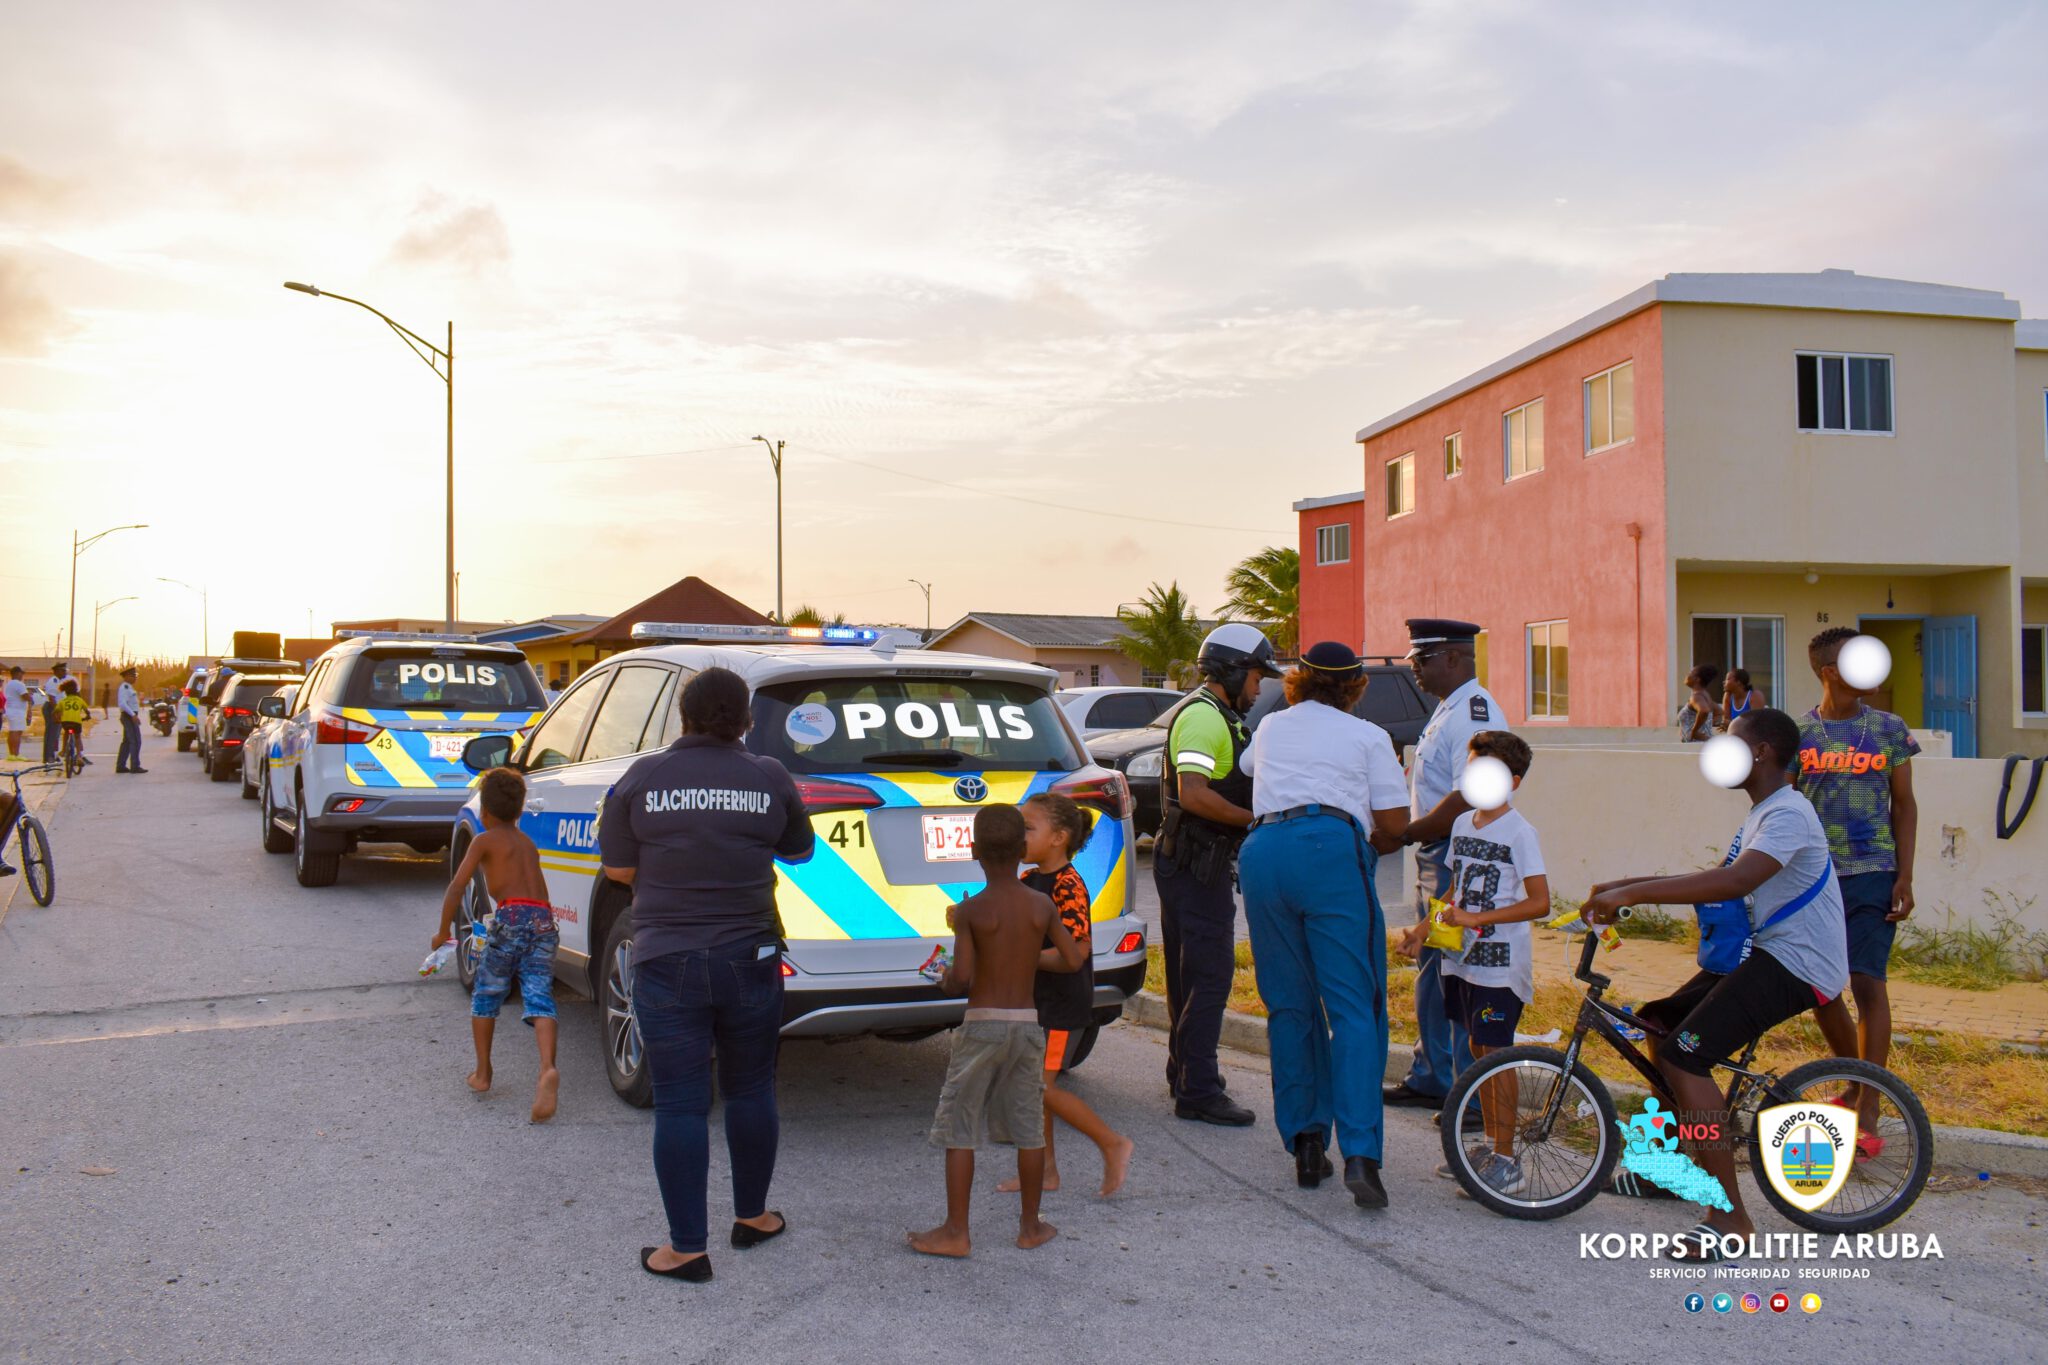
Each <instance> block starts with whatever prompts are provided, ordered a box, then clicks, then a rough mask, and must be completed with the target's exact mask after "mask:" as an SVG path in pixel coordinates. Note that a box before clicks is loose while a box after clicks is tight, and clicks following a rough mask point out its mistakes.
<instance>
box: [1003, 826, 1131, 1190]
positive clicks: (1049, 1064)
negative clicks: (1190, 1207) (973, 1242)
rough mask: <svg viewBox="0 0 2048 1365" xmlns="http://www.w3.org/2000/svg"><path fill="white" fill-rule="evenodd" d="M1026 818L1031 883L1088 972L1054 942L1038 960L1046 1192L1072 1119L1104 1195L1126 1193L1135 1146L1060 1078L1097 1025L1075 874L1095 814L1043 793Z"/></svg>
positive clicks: (1080, 884) (1084, 901) (1012, 1183)
mask: <svg viewBox="0 0 2048 1365" xmlns="http://www.w3.org/2000/svg"><path fill="white" fill-rule="evenodd" d="M1021 810H1022V812H1023V815H1024V861H1025V862H1027V863H1029V864H1031V871H1029V872H1027V873H1025V874H1024V884H1025V885H1026V886H1028V887H1030V888H1031V889H1032V890H1033V891H1040V892H1043V893H1044V894H1045V895H1047V896H1049V897H1050V898H1051V899H1052V903H1053V908H1054V909H1056V910H1058V911H1059V914H1060V923H1061V924H1064V925H1065V926H1066V927H1067V932H1068V933H1069V934H1072V935H1073V937H1074V941H1075V942H1077V943H1079V944H1080V945H1081V966H1080V968H1079V970H1076V971H1069V970H1068V969H1067V968H1066V966H1065V965H1064V963H1063V962H1062V961H1061V959H1060V955H1059V950H1058V949H1057V948H1055V947H1054V946H1053V944H1052V940H1051V939H1050V938H1048V939H1047V940H1046V943H1045V946H1044V947H1043V948H1041V949H1040V950H1039V954H1038V979H1037V980H1036V981H1035V982H1034V983H1033V985H1032V998H1033V1001H1034V1002H1035V1004H1036V1005H1037V1008H1038V1026H1039V1027H1040V1028H1042V1029H1044V1030H1045V1186H1044V1188H1045V1190H1046V1192H1047V1193H1048V1194H1050V1193H1051V1192H1052V1191H1054V1190H1057V1189H1058V1188H1059V1187H1060V1168H1059V1161H1058V1153H1057V1149H1056V1147H1055V1145H1054V1143H1053V1131H1052V1130H1053V1120H1054V1119H1055V1118H1059V1119H1064V1120H1065V1121H1066V1124H1067V1126H1068V1127H1069V1128H1072V1129H1074V1130H1075V1131H1077V1132H1079V1133H1080V1134H1081V1135H1082V1136H1083V1137H1085V1138H1087V1139H1088V1140H1089V1141H1090V1142H1092V1143H1094V1144H1095V1146H1096V1148H1097V1149H1098V1150H1099V1151H1100V1152H1101V1153H1102V1191H1101V1193H1102V1197H1103V1198H1104V1199H1107V1198H1109V1196H1111V1195H1113V1194H1115V1193H1116V1192H1117V1191H1118V1190H1119V1189H1121V1188H1123V1183H1124V1176H1125V1175H1126V1174H1127V1173H1128V1172H1129V1171H1130V1168H1131V1151H1132V1143H1131V1140H1130V1139H1129V1138H1127V1137H1125V1136H1124V1135H1123V1134H1121V1133H1119V1132H1117V1131H1116V1130H1115V1129H1114V1128H1111V1127H1110V1126H1109V1125H1108V1124H1107V1123H1105V1122H1103V1120H1102V1117H1101V1116H1100V1115H1099V1114H1097V1113H1096V1112H1095V1111H1094V1110H1093V1109H1092V1108H1090V1107H1089V1105H1088V1101H1086V1100H1084V1099H1082V1098H1081V1097H1080V1096H1079V1095H1076V1094H1074V1093H1073V1092H1072V1091H1071V1090H1062V1089H1060V1085H1059V1080H1060V1074H1061V1073H1062V1072H1064V1071H1066V1070H1067V1068H1068V1067H1069V1066H1070V1065H1071V1064H1072V1062H1071V1059H1072V1057H1073V1052H1074V1048H1075V1046H1076V1045H1077V1043H1078V1042H1079V1040H1080V1038H1081V1036H1082V1034H1083V1032H1084V1031H1085V1030H1086V1029H1087V1028H1088V1026H1089V1025H1090V1024H1091V1023H1093V1022H1094V1019H1095V964H1094V962H1093V961H1092V960H1091V958H1090V956H1089V955H1090V954H1091V953H1092V952H1093V938H1094V936H1093V933H1092V928H1093V926H1092V924H1091V922H1090V921H1091V912H1090V902H1089V896H1088V884H1087V883H1086V882H1084V881H1082V880H1081V874H1080V873H1079V872H1077V871H1076V870H1075V869H1074V855H1075V854H1076V853H1079V852H1080V851H1081V850H1082V849H1083V848H1085V847H1087V844H1088V838H1089V836H1090V835H1092V834H1093V833H1094V832H1095V826H1094V823H1093V822H1092V821H1091V820H1089V818H1088V813H1087V812H1086V811H1084V810H1082V809H1081V807H1080V806H1079V805H1077V804H1075V802H1074V799H1073V798H1072V797H1070V796H1062V795H1061V794H1060V793H1058V792H1040V793H1038V795H1036V796H1033V797H1031V798H1029V799H1028V800H1026V801H1025V802H1024V804H1023V806H1022V807H1021ZM1021 1188H1022V1177H1021V1176H1020V1177H1016V1178H1013V1179H1010V1180H1005V1181H1003V1182H1002V1183H1001V1184H1000V1185H997V1186H996V1190H997V1192H998V1193H1001V1194H1012V1193H1015V1192H1016V1191H1017V1190H1019V1189H1021Z"/></svg>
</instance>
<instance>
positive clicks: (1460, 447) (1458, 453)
mask: <svg viewBox="0 0 2048 1365" xmlns="http://www.w3.org/2000/svg"><path fill="white" fill-rule="evenodd" d="M2044 396H2048V395H2044ZM1464 472H1465V433H1464V432H1462V431H1454V432H1452V433H1451V434H1450V435H1448V436H1446V437H1444V477H1445V478H1447V479H1455V478H1457V477H1458V476H1459V475H1460V474H1463V473H1464Z"/></svg>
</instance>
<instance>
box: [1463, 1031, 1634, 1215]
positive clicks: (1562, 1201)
mask: <svg viewBox="0 0 2048 1365" xmlns="http://www.w3.org/2000/svg"><path fill="white" fill-rule="evenodd" d="M1564 1061H1565V1059H1564V1054H1563V1053H1562V1052H1559V1051H1557V1050H1555V1049H1554V1048H1547V1047H1510V1048H1503V1049H1501V1050H1500V1051H1499V1052H1489V1053H1487V1054H1486V1055H1485V1056H1484V1057H1482V1058H1480V1059H1479V1061H1478V1062H1476V1063H1474V1064H1473V1065H1472V1066H1470V1067H1467V1068H1466V1069H1465V1072H1464V1074H1463V1075H1461V1076H1459V1077H1458V1079H1457V1081H1456V1083H1454V1084H1453V1085H1452V1086H1451V1093H1450V1094H1449V1095H1447V1096H1445V1097H1444V1107H1443V1117H1442V1118H1441V1119H1440V1120H1439V1121H1438V1123H1439V1127H1440V1129H1441V1130H1442V1134H1443V1146H1444V1160H1445V1162H1446V1163H1448V1164H1449V1166H1450V1168H1451V1173H1452V1174H1453V1175H1455V1176H1456V1177H1457V1178H1458V1183H1459V1184H1460V1185H1462V1186H1464V1187H1465V1193H1467V1194H1469V1195H1471V1196H1472V1197H1473V1198H1474V1199H1476V1200H1478V1201H1479V1202H1480V1203H1481V1204H1483V1205H1485V1206H1486V1207H1487V1208H1489V1209H1492V1210H1493V1211H1494V1212H1495V1213H1498V1214H1500V1215H1502V1216H1503V1217H1506V1218H1523V1219H1549V1218H1562V1217H1564V1216H1565V1215H1566V1214H1568V1213H1570V1212H1572V1211H1573V1210H1575V1209H1579V1208H1582V1207H1584V1206H1585V1204H1586V1203H1587V1202H1588V1201H1589V1200H1591V1199H1592V1198H1593V1196H1594V1195H1596V1194H1598V1193H1599V1192H1600V1191H1601V1190H1602V1189H1603V1188H1605V1187H1606V1185H1607V1179H1608V1177H1609V1176H1610V1175H1612V1174H1613V1173H1614V1163H1615V1161H1616V1159H1617V1158H1618V1157H1619V1156H1620V1153H1621V1147H1620V1134H1619V1132H1618V1131H1617V1128H1616V1124H1615V1117H1614V1100H1613V1099H1612V1098H1611V1097H1610V1096H1609V1095H1608V1093H1607V1087H1606V1086H1605V1085H1603V1084H1602V1083H1601V1081H1600V1078H1599V1077H1598V1076H1595V1075H1594V1074H1593V1073H1592V1072H1591V1071H1590V1070H1588V1069H1587V1068H1586V1066H1585V1065H1584V1064H1583V1063H1575V1064H1574V1065H1573V1066H1572V1068H1571V1070H1570V1071H1569V1072H1566V1070H1565V1064H1564ZM1489 1083H1491V1086H1490V1088H1489V1089H1481V1087H1482V1086H1489ZM1560 1092H1562V1100H1561V1102H1560V1103H1559V1104H1558V1105H1557V1117H1556V1118H1555V1119H1554V1120H1553V1121H1552V1122H1551V1125H1550V1128H1549V1131H1548V1132H1545V1133H1541V1134H1539V1133H1538V1132H1537V1131H1536V1130H1537V1128H1538V1126H1539V1125H1540V1124H1541V1123H1542V1121H1543V1116H1544V1114H1545V1113H1547V1112H1548V1111H1549V1109H1550V1107H1551V1102H1552V1100H1553V1099H1554V1098H1556V1097H1558V1096H1559V1094H1560ZM1475 1094H1476V1095H1478V1096H1479V1099H1477V1100H1475V1099H1474V1098H1473V1097H1474V1095H1475ZM1489 1104H1490V1105H1492V1106H1495V1108H1496V1111H1497V1112H1496V1115H1495V1119H1496V1125H1497V1127H1499V1128H1501V1129H1504V1130H1505V1131H1506V1132H1507V1134H1508V1140H1509V1145H1510V1147H1511V1148H1512V1150H1511V1151H1510V1152H1509V1153H1508V1154H1507V1155H1508V1156H1509V1157H1510V1158H1511V1160H1510V1161H1509V1162H1506V1163H1504V1162H1502V1161H1501V1160H1500V1155H1501V1154H1500V1150H1499V1143H1498V1142H1497V1141H1496V1139H1495V1137H1493V1136H1489V1134H1488V1132H1487V1129H1486V1125H1485V1122H1484V1116H1483V1112H1482V1111H1483V1106H1485V1105H1489Z"/></svg>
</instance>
